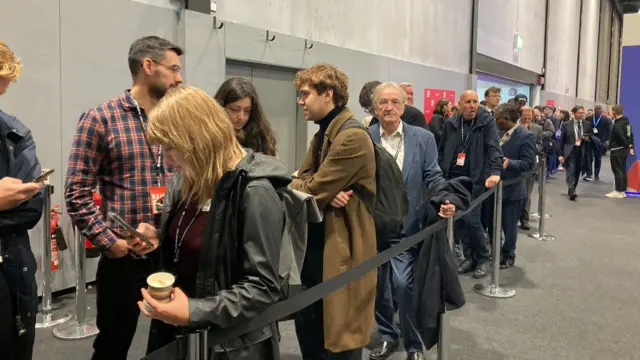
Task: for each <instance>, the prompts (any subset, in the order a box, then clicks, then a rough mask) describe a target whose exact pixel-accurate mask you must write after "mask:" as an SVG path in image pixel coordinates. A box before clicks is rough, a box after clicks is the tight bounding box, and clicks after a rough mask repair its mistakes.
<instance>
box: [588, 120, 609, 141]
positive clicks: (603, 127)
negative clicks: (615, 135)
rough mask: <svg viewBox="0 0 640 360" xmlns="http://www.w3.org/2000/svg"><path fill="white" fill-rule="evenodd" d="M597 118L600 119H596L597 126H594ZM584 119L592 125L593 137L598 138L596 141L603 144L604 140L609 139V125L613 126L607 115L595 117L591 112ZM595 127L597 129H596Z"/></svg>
mask: <svg viewBox="0 0 640 360" xmlns="http://www.w3.org/2000/svg"><path fill="white" fill-rule="evenodd" d="M598 119H600V120H599V121H598V126H596V120H598ZM585 120H586V121H588V122H590V123H591V125H593V129H594V131H593V137H597V138H598V139H599V140H600V141H599V142H598V143H599V144H602V145H604V142H605V141H607V140H609V137H610V136H611V127H612V126H613V122H612V121H611V119H609V118H608V117H607V116H601V117H596V115H595V114H593V115H591V116H589V117H588V118H586V119H585ZM595 129H598V130H597V131H596V130H595ZM596 132H597V134H596ZM593 137H592V138H593Z"/></svg>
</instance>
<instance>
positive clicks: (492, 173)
mask: <svg viewBox="0 0 640 360" xmlns="http://www.w3.org/2000/svg"><path fill="white" fill-rule="evenodd" d="M438 155H439V156H438V158H439V164H440V168H441V169H442V172H443V175H444V178H445V179H453V178H456V177H460V176H468V177H470V178H471V180H472V181H473V197H474V198H476V197H478V196H480V195H481V194H482V193H484V192H485V191H486V190H487V189H490V188H492V187H494V186H495V185H496V184H497V183H498V182H499V181H500V174H501V173H502V163H503V160H502V158H503V156H502V151H501V150H500V146H499V145H498V132H497V129H496V122H495V120H494V119H493V116H491V114H490V113H489V112H488V111H487V110H486V109H484V108H479V106H478V94H477V93H476V92H475V91H473V90H467V91H464V92H463V93H462V95H461V96H460V111H459V112H458V114H457V115H455V116H453V117H450V118H449V119H447V121H446V122H445V126H444V130H443V132H442V138H441V141H440V148H439V150H438ZM481 214H482V209H481V207H480V206H477V207H475V208H474V209H473V210H471V212H470V213H469V214H467V215H466V216H465V217H464V218H463V219H462V221H461V222H460V223H458V224H456V231H461V230H465V231H464V232H465V236H466V239H463V247H464V255H465V260H464V261H463V262H462V263H461V264H460V266H459V267H458V272H459V273H461V274H464V273H468V272H472V271H473V272H474V273H473V277H474V278H476V279H480V278H483V277H485V276H487V275H488V274H489V271H490V265H489V248H488V246H487V244H486V242H485V234H484V229H483V225H482V220H481ZM464 240H468V243H466V244H465V241H464Z"/></svg>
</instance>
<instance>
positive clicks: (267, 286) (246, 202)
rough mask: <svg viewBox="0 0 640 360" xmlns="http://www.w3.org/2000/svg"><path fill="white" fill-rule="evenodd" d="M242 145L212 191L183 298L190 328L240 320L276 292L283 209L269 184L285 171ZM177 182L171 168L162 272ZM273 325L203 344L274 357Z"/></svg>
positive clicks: (284, 178)
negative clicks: (190, 287) (192, 286)
mask: <svg viewBox="0 0 640 360" xmlns="http://www.w3.org/2000/svg"><path fill="white" fill-rule="evenodd" d="M245 150H246V151H247V155H246V156H245V157H244V158H243V159H242V160H241V161H240V162H239V163H238V165H237V166H236V168H235V169H234V170H231V171H228V172H226V173H225V174H224V175H223V177H222V179H220V181H219V183H218V184H217V186H216V188H215V190H214V196H213V201H212V203H211V207H210V210H209V213H208V214H209V215H208V216H209V217H208V219H207V225H206V228H205V235H204V240H203V244H202V249H201V250H200V253H201V256H200V259H199V265H198V274H197V276H196V293H195V296H194V298H190V299H189V317H190V322H191V324H190V326H189V327H190V328H192V329H202V328H209V329H211V330H212V331H214V332H218V331H220V330H222V329H225V328H230V327H233V326H235V325H237V324H242V323H243V322H244V321H248V320H249V319H251V318H252V317H254V316H256V315H258V314H260V313H262V312H263V311H264V310H266V309H267V308H268V307H269V306H271V305H273V304H275V303H276V302H278V301H279V300H280V299H281V297H282V290H281V287H280V278H279V273H278V264H279V259H280V243H281V241H282V232H283V231H284V223H285V209H284V205H283V204H282V202H281V201H280V198H279V197H278V194H277V193H276V191H275V189H274V185H276V184H277V186H283V185H284V186H286V185H287V184H288V183H289V182H290V181H291V177H290V175H289V171H288V169H287V168H286V167H285V166H284V164H282V163H281V162H279V161H278V160H276V159H275V158H272V157H269V156H266V155H263V154H260V153H254V152H253V151H251V150H248V149H245ZM181 184H182V175H181V174H176V175H174V176H173V178H172V179H171V181H170V183H169V185H168V188H167V193H166V196H165V200H164V204H165V206H164V210H163V214H162V222H161V235H160V238H161V240H160V243H161V246H160V249H161V250H160V251H161V256H160V257H161V260H160V262H161V263H160V267H161V268H163V269H165V270H168V271H171V270H172V269H171V267H172V264H173V260H172V259H173V256H174V254H173V252H174V239H171V238H170V237H169V236H168V235H167V234H169V226H170V224H171V222H172V219H173V218H174V217H175V216H176V211H177V209H178V208H179V207H180V202H181V197H180V188H181ZM239 224H242V225H241V226H238V225H239ZM274 332H277V330H276V326H275V324H271V325H269V326H265V327H264V328H261V329H256V330H253V331H251V332H249V333H247V334H245V335H242V336H240V337H238V338H236V339H231V340H228V341H225V342H223V343H216V340H215V339H212V338H211V337H210V338H209V345H210V346H211V345H213V350H214V355H215V358H216V359H234V360H244V359H252V360H262V359H265V360H266V359H269V360H271V359H279V351H278V339H277V336H274V335H277V334H274ZM151 337H153V334H152V335H151ZM149 341H150V342H151V341H152V339H150V340H149ZM159 345H161V344H159Z"/></svg>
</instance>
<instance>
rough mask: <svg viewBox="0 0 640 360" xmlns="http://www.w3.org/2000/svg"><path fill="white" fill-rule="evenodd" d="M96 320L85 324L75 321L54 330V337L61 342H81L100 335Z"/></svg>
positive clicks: (90, 320)
mask: <svg viewBox="0 0 640 360" xmlns="http://www.w3.org/2000/svg"><path fill="white" fill-rule="evenodd" d="M98 332H99V330H98V326H97V325H96V320H95V319H87V320H86V321H85V322H84V324H78V322H77V321H75V320H73V321H71V322H69V323H67V324H65V325H62V326H59V327H57V328H55V329H53V336H55V337H57V338H58V339H61V340H80V339H86V338H89V337H92V336H96V335H98Z"/></svg>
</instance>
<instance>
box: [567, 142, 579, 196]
mask: <svg viewBox="0 0 640 360" xmlns="http://www.w3.org/2000/svg"><path fill="white" fill-rule="evenodd" d="M564 168H565V170H566V172H565V173H566V180H567V187H568V188H569V194H571V193H574V192H575V191H576V187H577V186H578V181H579V180H580V173H581V172H582V147H581V146H574V147H573V150H572V151H571V154H570V155H569V156H568V157H567V158H566V159H564Z"/></svg>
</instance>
